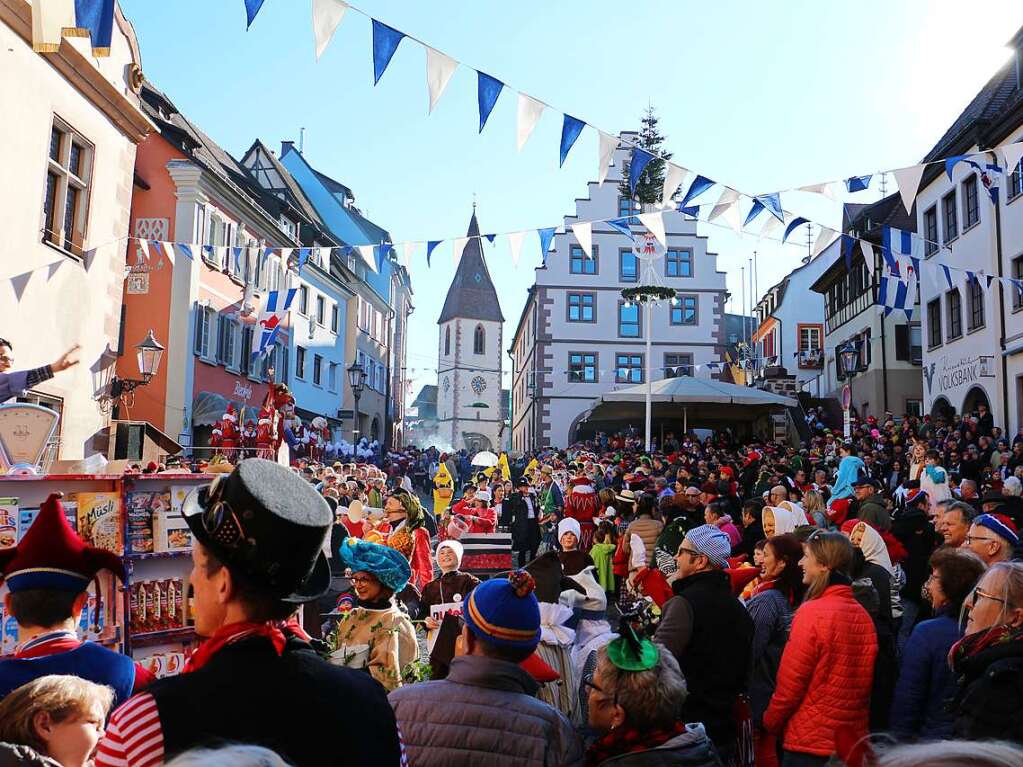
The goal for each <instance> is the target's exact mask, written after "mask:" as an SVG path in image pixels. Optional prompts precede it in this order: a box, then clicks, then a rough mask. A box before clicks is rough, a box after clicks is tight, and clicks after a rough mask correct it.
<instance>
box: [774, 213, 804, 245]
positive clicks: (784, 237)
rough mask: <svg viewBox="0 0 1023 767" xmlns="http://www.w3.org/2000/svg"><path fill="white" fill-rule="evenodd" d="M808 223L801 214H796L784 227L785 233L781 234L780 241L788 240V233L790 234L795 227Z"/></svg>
mask: <svg viewBox="0 0 1023 767" xmlns="http://www.w3.org/2000/svg"><path fill="white" fill-rule="evenodd" d="M809 223H810V222H809V220H807V219H805V218H803V217H802V216H796V218H794V219H792V220H791V221H789V225H788V226H786V227H785V234H783V235H782V238H781V241H782V243H784V242H785V241H786V240H788V238H789V235H790V234H792V232H794V231H795V230H796V229H798V228H799V227H801V226H802V225H803V224H809Z"/></svg>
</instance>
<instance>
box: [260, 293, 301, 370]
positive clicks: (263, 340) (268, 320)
mask: <svg viewBox="0 0 1023 767" xmlns="http://www.w3.org/2000/svg"><path fill="white" fill-rule="evenodd" d="M296 293H298V288H288V291H287V293H285V294H284V295H283V296H282V295H281V291H280V290H271V291H270V292H269V293H267V294H266V306H265V307H264V308H263V313H262V314H261V315H260V316H259V326H260V328H262V330H261V331H260V334H259V348H258V349H257V350H256V351H254V352H253V353H252V356H253V357H261V356H262V355H263V354H265V353H266V351H267V349H269V348H270V347H272V346H273V345H274V342H275V341H276V340H277V336H278V334H279V333H280V330H281V322H282V321H283V320H284V317H285V315H287V313H288V310H289V309H290V308H291V302H292V301H294V300H295V294H296Z"/></svg>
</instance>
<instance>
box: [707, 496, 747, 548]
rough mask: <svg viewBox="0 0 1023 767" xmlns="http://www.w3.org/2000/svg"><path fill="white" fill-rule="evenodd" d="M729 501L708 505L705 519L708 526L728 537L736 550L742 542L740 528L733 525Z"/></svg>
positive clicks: (714, 502) (719, 501)
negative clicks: (712, 526)
mask: <svg viewBox="0 0 1023 767" xmlns="http://www.w3.org/2000/svg"><path fill="white" fill-rule="evenodd" d="M729 510H730V507H729V504H728V501H723V500H718V501H713V502H712V503H710V504H708V505H707V508H706V509H704V510H703V519H704V521H705V522H706V523H707V524H708V525H714V526H715V527H717V528H718V529H719V530H721V532H723V533H724V534H725V535H727V536H728V543H729V545H730V546H731V547H732V549H735V548H736V547H737V546H738V545H739V544H740V543H741V542H742V534H741V533H740V532H739V528H737V527H736V526H735V525H733V524H732V517H731V515H730V514H729V513H728V512H729Z"/></svg>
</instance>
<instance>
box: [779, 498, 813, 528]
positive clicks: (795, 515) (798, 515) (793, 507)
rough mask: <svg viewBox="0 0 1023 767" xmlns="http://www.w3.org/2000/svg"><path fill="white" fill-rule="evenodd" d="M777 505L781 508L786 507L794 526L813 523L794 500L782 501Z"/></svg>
mask: <svg viewBox="0 0 1023 767" xmlns="http://www.w3.org/2000/svg"><path fill="white" fill-rule="evenodd" d="M778 505H779V506H781V507H782V508H783V509H788V510H789V511H791V512H792V519H793V520H794V521H795V523H796V527H800V526H802V525H812V524H813V522H811V521H810V520H809V519H808V518H807V516H806V511H805V510H804V509H803V507H802V506H800V505H799V504H798V503H796V502H795V501H782V502H781V503H779V504H778ZM793 529H795V528H793ZM790 532H791V531H790Z"/></svg>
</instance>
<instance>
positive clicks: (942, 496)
mask: <svg viewBox="0 0 1023 767" xmlns="http://www.w3.org/2000/svg"><path fill="white" fill-rule="evenodd" d="M924 455H925V456H926V458H925V462H924V471H923V474H921V475H920V489H921V490H923V491H924V492H926V493H927V497H928V498H930V499H931V508H935V507H936V506H937V504H938V503H939V502H940V501H945V500H948V499H949V498H951V497H952V490H951V488H950V487H949V486H948V472H947V471H945V469H944V468H943V467H942V466H939V465H938V462H939V461H940V460H941V454H940V453H939V452H938V451H937V450H928V451H927V452H926V453H925V454H924Z"/></svg>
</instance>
